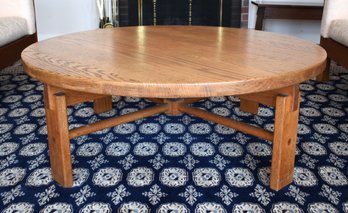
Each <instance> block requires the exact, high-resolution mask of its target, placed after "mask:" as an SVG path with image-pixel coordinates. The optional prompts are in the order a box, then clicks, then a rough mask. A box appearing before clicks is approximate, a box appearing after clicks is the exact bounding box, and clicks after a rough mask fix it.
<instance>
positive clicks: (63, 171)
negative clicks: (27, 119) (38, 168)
mask: <svg viewBox="0 0 348 213" xmlns="http://www.w3.org/2000/svg"><path fill="white" fill-rule="evenodd" d="M45 110H46V120H47V130H48V145H49V150H50V163H51V169H52V176H53V179H54V180H56V181H57V182H58V183H59V184H60V185H62V186H63V187H72V184H73V177H72V163H71V154H70V140H69V129H68V115H67V108H66V100H65V96H64V94H63V93H57V94H53V93H50V92H49V88H48V87H47V86H46V87H45Z"/></svg>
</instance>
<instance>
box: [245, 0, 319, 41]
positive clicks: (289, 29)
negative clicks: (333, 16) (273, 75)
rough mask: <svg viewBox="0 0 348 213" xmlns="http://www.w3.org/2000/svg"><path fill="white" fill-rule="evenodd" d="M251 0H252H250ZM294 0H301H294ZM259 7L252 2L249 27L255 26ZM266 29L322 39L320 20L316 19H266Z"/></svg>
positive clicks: (313, 0)
mask: <svg viewBox="0 0 348 213" xmlns="http://www.w3.org/2000/svg"><path fill="white" fill-rule="evenodd" d="M250 1H251V0H250ZM273 1H279V2H281V1H287V2H288V1H289V0H273ZM292 1H294V2H296V1H300V2H301V0H292ZM306 2H316V3H318V2H319V3H322V2H323V0H306ZM256 11H257V7H256V6H255V5H253V4H251V3H250V7H249V23H248V27H249V28H255V22H256ZM263 29H264V30H265V31H270V32H276V33H283V34H288V35H293V36H296V37H299V38H302V39H306V40H309V41H312V42H315V43H319V40H320V21H319V20H318V21H316V20H279V19H272V20H271V19H269V20H267V19H265V20H264V28H263Z"/></svg>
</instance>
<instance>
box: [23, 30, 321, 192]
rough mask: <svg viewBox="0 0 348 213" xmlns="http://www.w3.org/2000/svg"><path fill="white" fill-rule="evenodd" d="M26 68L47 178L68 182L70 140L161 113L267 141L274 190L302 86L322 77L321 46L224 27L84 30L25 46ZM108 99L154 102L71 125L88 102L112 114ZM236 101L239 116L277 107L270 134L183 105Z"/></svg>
mask: <svg viewBox="0 0 348 213" xmlns="http://www.w3.org/2000/svg"><path fill="white" fill-rule="evenodd" d="M22 60H23V64H24V68H25V70H26V72H27V73H28V74H29V75H30V76H31V77H33V78H36V79H38V80H40V81H42V82H43V83H44V84H45V90H44V95H45V109H46V119H47V128H48V142H49V149H50V162H51V167H52V173H53V178H54V179H55V180H56V181H57V182H58V183H60V184H61V185H63V186H64V187H71V186H72V182H73V179H72V165H71V153H70V139H72V138H75V137H78V136H81V135H85V134H89V133H91V132H94V131H98V130H101V129H104V128H108V127H112V126H115V125H118V124H122V123H127V122H130V121H134V120H137V119H140V118H144V117H148V116H152V115H154V114H158V113H167V114H169V115H176V114H180V113H188V114H190V115H194V116H197V117H201V118H204V119H206V120H209V121H213V122H216V123H219V124H222V125H225V126H228V127H231V128H234V129H236V130H239V131H242V132H244V133H247V134H252V135H255V136H257V137H260V138H263V139H266V140H269V141H272V142H273V152H272V165H271V182H270V187H271V188H272V189H274V190H279V189H281V188H282V187H284V186H286V185H288V184H289V183H290V182H291V181H292V176H293V172H294V162H295V150H296V140H297V125H298V115H299V102H300V101H299V88H298V84H299V83H301V82H303V81H305V80H308V79H310V78H313V77H315V76H317V75H318V74H320V73H321V72H322V71H323V70H324V68H325V61H326V53H325V51H324V50H323V49H322V48H321V47H319V46H318V45H315V44H312V43H310V42H307V41H304V40H300V39H296V38H293V37H289V36H284V35H278V34H274V33H269V32H261V31H254V30H243V29H233V28H221V27H187V26H185V27H184V26H163V27H126V28H117V29H103V30H94V31H88V32H80V33H75V34H70V35H65V36H61V37H56V38H53V39H49V40H45V41H42V42H39V43H36V44H33V45H31V46H30V47H28V48H27V49H25V50H24V51H23V53H22ZM111 95H120V96H133V97H144V98H148V99H150V100H151V101H153V102H156V103H157V105H156V106H154V107H151V108H147V109H144V110H140V111H137V112H134V113H129V114H126V115H121V116H118V117H115V118H110V119H106V120H103V121H99V122H97V123H94V124H90V125H88V126H83V127H78V128H75V129H72V130H69V129H68V120H67V110H66V108H67V106H68V105H73V104H77V103H81V102H84V101H88V100H93V101H94V110H95V112H96V113H101V112H105V111H108V110H110V109H111ZM227 95H236V96H238V97H239V98H240V100H241V102H240V107H241V109H242V110H243V111H246V112H251V113H257V110H258V104H259V103H262V104H266V105H269V106H274V107H275V109H276V112H275V127H274V131H273V132H270V131H268V130H264V129H262V128H259V127H255V126H251V125H249V124H246V123H241V122H238V121H234V120H232V119H229V118H225V117H222V116H219V115H216V114H214V113H211V112H207V111H204V110H201V109H198V108H194V107H191V106H189V104H190V103H193V102H196V101H198V100H200V99H202V98H206V97H212V96H227Z"/></svg>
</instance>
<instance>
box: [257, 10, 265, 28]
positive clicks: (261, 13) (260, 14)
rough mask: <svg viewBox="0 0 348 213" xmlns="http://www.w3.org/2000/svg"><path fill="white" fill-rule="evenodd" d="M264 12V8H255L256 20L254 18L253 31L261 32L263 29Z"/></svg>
mask: <svg viewBox="0 0 348 213" xmlns="http://www.w3.org/2000/svg"><path fill="white" fill-rule="evenodd" d="M265 10H266V8H264V7H258V8H257V18H256V24H255V30H262V29H263V19H264V18H265Z"/></svg>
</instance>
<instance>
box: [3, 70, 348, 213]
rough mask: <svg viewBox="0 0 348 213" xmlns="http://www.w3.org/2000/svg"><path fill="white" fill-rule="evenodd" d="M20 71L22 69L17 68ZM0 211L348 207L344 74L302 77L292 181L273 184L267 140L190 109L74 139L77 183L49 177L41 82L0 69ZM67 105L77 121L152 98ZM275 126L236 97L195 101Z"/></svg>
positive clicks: (269, 115)
mask: <svg viewBox="0 0 348 213" xmlns="http://www.w3.org/2000/svg"><path fill="white" fill-rule="evenodd" d="M13 69H17V70H19V71H20V70H21V69H22V68H21V67H18V65H17V67H13ZM0 82H1V86H0V100H1V102H0V212H2V213H5V212H6V213H7V212H64V213H66V212H100V213H101V212H122V213H123V212H129V213H130V212H134V213H145V212H159V213H162V212H176V213H181V212H197V213H198V212H199V213H201V212H214V213H220V212H254V213H258V212H313V213H314V212H348V179H347V176H348V163H347V161H348V142H347V141H348V116H347V115H348V94H347V93H348V73H336V74H335V75H333V76H331V81H330V82H329V83H327V84H322V83H316V82H314V81H308V82H306V83H303V84H301V91H302V101H301V112H300V125H299V143H298V145H297V156H296V169H295V175H294V181H293V183H292V184H291V185H290V186H288V187H286V188H285V189H283V190H281V191H279V192H276V191H272V190H270V189H269V172H270V169H269V167H270V160H271V144H270V143H269V142H267V141H264V140H261V139H258V138H255V137H252V136H250V135H245V134H242V133H239V132H236V131H234V130H233V129H229V128H226V127H224V126H221V125H216V124H214V123H210V122H206V121H204V120H201V119H198V118H195V117H191V116H188V115H181V116H172V117H171V116H166V115H164V114H161V115H157V116H154V117H151V118H147V119H143V120H138V121H136V122H133V123H128V124H124V125H119V126H116V127H114V128H110V129H106V130H103V131H100V132H97V133H95V134H90V135H88V136H83V137H79V138H77V139H76V140H72V143H71V150H72V154H73V168H74V171H73V173H74V187H73V188H71V189H64V188H62V187H60V186H59V185H57V184H56V183H55V182H53V181H52V177H51V173H50V167H49V166H50V165H49V156H48V155H49V153H48V148H47V135H46V134H47V130H46V123H45V122H46V121H45V117H44V108H43V100H42V90H43V86H42V84H41V83H40V82H38V81H35V80H33V79H31V78H29V77H28V76H27V75H25V74H23V73H20V72H19V73H18V74H6V73H5V74H4V72H3V73H2V74H0ZM113 105H114V109H113V110H112V111H111V112H109V113H103V114H100V115H96V114H94V113H93V110H92V108H91V107H92V105H91V103H84V104H80V105H76V106H74V107H71V108H69V109H68V112H69V122H70V126H71V127H76V126H80V125H81V124H87V123H93V122H95V121H97V120H100V119H104V118H107V117H112V116H115V115H116V116H117V115H120V114H126V113H129V112H133V111H136V110H138V109H141V108H145V107H148V106H150V105H152V103H151V102H149V101H147V100H144V99H138V98H130V97H114V102H113ZM195 106H199V107H202V108H204V109H206V110H209V111H212V112H214V113H217V114H220V115H223V116H228V117H232V118H235V119H238V120H243V121H247V122H249V123H253V124H255V125H258V126H262V127H264V128H266V129H273V124H272V123H273V114H274V111H273V109H272V108H269V107H266V106H262V107H261V108H260V110H259V114H258V116H252V115H250V114H247V113H243V112H241V111H239V102H238V100H237V99H236V98H234V97H214V98H209V99H206V100H202V101H200V102H198V103H196V104H195Z"/></svg>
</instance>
